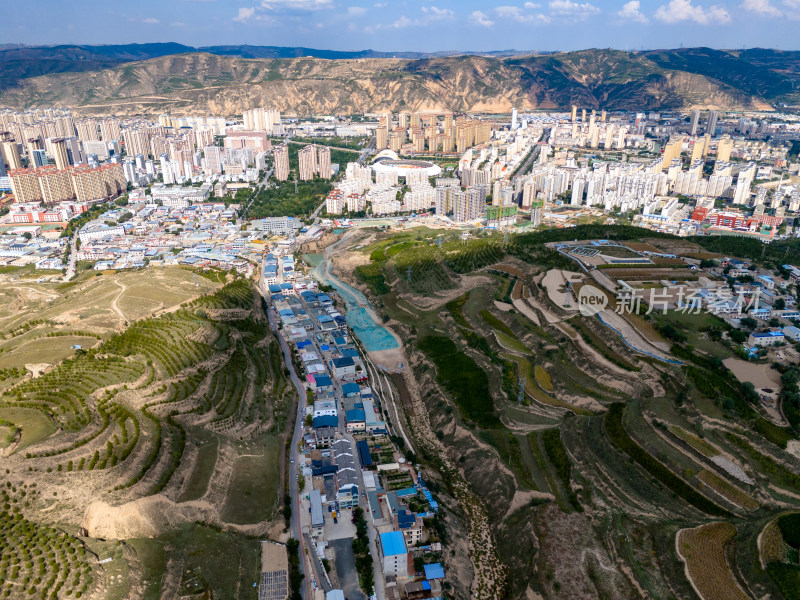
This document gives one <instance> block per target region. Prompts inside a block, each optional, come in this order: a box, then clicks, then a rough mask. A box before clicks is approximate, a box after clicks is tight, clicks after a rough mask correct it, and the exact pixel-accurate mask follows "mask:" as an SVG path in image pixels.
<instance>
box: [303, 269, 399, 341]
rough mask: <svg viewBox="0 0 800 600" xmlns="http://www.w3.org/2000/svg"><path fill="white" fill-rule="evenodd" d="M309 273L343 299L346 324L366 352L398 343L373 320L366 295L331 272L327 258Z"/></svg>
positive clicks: (372, 312) (370, 306)
mask: <svg viewBox="0 0 800 600" xmlns="http://www.w3.org/2000/svg"><path fill="white" fill-rule="evenodd" d="M311 275H312V276H313V277H314V279H316V280H317V281H319V282H320V283H322V284H324V285H329V286H331V287H332V288H333V289H335V290H336V292H337V293H338V294H339V296H341V298H342V299H343V300H344V303H345V307H346V311H345V317H346V318H347V324H348V325H349V326H350V329H352V330H353V333H354V334H356V336H358V339H359V340H361V343H362V344H363V345H364V349H365V350H366V351H367V352H374V351H376V350H391V349H392V348H397V347H398V346H399V345H400V344H399V343H398V342H397V339H396V338H395V337H394V336H393V335H392V334H391V333H390V332H389V331H388V330H387V329H386V328H385V327H383V326H382V325H378V324H377V323H376V322H375V319H374V318H373V317H372V315H373V314H374V311H372V310H367V309H371V308H372V305H371V304H370V302H369V300H367V297H366V296H364V294H362V293H361V292H359V291H358V290H357V289H355V288H353V287H351V286H349V285H347V284H346V283H344V282H343V281H341V280H339V279H338V278H337V277H335V276H334V275H333V274H332V273H331V264H330V261H329V260H328V259H327V258H325V259H324V260H322V261H321V262H320V263H319V264H317V266H316V267H314V270H313V271H311Z"/></svg>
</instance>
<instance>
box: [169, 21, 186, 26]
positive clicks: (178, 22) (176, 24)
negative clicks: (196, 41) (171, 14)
mask: <svg viewBox="0 0 800 600" xmlns="http://www.w3.org/2000/svg"><path fill="white" fill-rule="evenodd" d="M170 25H171V26H172V27H186V23H184V22H183V21H175V22H174V23H170Z"/></svg>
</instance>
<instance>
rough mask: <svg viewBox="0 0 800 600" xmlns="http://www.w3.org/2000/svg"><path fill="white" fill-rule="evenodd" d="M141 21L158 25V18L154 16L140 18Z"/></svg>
mask: <svg viewBox="0 0 800 600" xmlns="http://www.w3.org/2000/svg"><path fill="white" fill-rule="evenodd" d="M142 23H147V24H148V25H158V19H156V18H155V17H147V18H146V19H142Z"/></svg>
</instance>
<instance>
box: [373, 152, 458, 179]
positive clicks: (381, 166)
mask: <svg viewBox="0 0 800 600" xmlns="http://www.w3.org/2000/svg"><path fill="white" fill-rule="evenodd" d="M372 170H373V171H374V172H375V173H389V172H392V171H394V172H396V173H397V176H398V177H402V178H404V179H405V177H406V175H408V173H410V172H412V171H413V172H419V171H423V172H424V173H425V177H436V176H438V175H441V173H442V168H441V167H440V166H439V165H437V164H434V163H432V162H430V161H427V160H406V159H404V158H400V157H399V156H397V154H396V153H395V152H393V151H392V150H383V151H381V152H380V153H378V155H377V156H376V157H375V160H374V161H373V162H372Z"/></svg>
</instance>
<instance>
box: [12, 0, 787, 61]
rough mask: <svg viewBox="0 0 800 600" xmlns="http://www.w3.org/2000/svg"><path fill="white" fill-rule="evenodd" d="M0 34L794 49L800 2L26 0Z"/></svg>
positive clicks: (411, 46) (110, 39) (49, 39)
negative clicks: (129, 0)
mask: <svg viewBox="0 0 800 600" xmlns="http://www.w3.org/2000/svg"><path fill="white" fill-rule="evenodd" d="M0 20H2V21H3V22H4V27H3V29H2V33H1V34H0V43H25V44H62V43H80V44H116V43H133V42H166V41H173V42H180V43H184V44H189V45H193V46H204V45H217V44H255V45H272V46H306V47H310V48H325V49H334V50H361V49H365V48H372V49H374V50H383V51H393V50H397V51H399V50H414V51H425V52H430V51H436V50H504V49H512V48H513V49H517V50H573V49H581V48H596V47H613V48H620V49H640V48H675V47H678V46H680V45H684V46H701V45H703V46H711V47H715V48H742V47H755V46H760V47H771V48H781V49H798V48H800V43H799V42H798V38H799V37H800V36H798V31H800V0H735V1H730V0H586V1H583V0H534V1H524V0H518V1H516V2H512V1H511V0H497V1H495V2H492V1H490V0H483V1H477V0H460V1H459V0H431V1H427V0H426V1H419V0H400V1H392V0H377V1H374V0H373V1H364V0H137V1H135V2H119V1H116V2H98V1H97V0H69V1H66V0H31V1H29V2H13V3H12V2H3V3H0Z"/></svg>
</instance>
